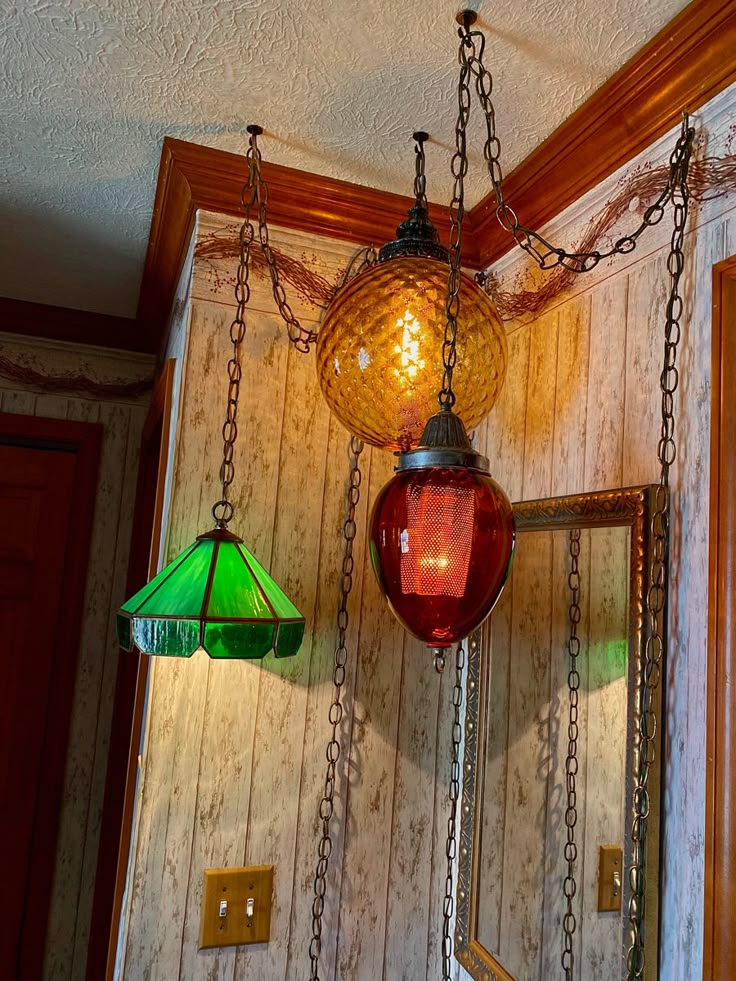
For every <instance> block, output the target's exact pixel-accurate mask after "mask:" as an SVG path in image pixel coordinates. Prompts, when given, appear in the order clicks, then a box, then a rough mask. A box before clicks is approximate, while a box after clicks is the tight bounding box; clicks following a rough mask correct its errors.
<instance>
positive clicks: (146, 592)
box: [120, 542, 199, 613]
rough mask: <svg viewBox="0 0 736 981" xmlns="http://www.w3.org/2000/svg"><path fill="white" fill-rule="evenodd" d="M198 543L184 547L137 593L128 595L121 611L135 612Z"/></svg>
mask: <svg viewBox="0 0 736 981" xmlns="http://www.w3.org/2000/svg"><path fill="white" fill-rule="evenodd" d="M197 545H199V542H194V543H193V544H192V545H190V546H189V548H185V549H184V551H183V552H180V553H179V554H178V555H177V557H176V558H175V559H172V560H171V562H169V564H168V565H167V566H165V567H164V568H163V569H162V570H161V572H159V573H157V574H156V575H155V576H154V577H153V579H151V581H150V582H148V583H146V585H145V586H144V587H143V588H142V589H139V590H138V592H137V593H135V594H134V595H133V596H131V597H130V599H129V600H127V601H126V602H125V603H123V605H122V606H121V607H120V609H121V611H122V612H123V613H135V611H136V610H137V609H138V607H139V606H140V605H141V604H142V603H145V601H146V600H147V599H148V597H149V596H150V595H151V593H153V592H154V590H156V589H158V587H159V586H160V585H161V583H162V582H163V581H164V580H165V579H167V578H168V577H169V576H170V575H172V573H173V572H174V571H175V570H176V569H177V567H178V566H180V565H181V564H182V562H183V561H184V560H185V559H186V557H187V556H188V555H189V554H190V553H191V552H193V551H194V549H195V548H196V547H197Z"/></svg>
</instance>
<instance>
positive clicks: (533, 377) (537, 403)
mask: <svg viewBox="0 0 736 981" xmlns="http://www.w3.org/2000/svg"><path fill="white" fill-rule="evenodd" d="M558 319H559V316H558V312H557V311H556V310H553V311H552V312H551V313H549V314H546V315H545V316H543V317H540V318H539V320H536V321H535V322H534V323H533V324H532V326H531V339H530V347H529V380H528V385H527V411H526V425H525V430H524V478H523V484H522V495H523V499H524V500H525V501H530V500H533V499H534V498H539V497H549V493H550V488H551V486H552V470H553V462H552V440H553V433H554V414H555V378H556V376H557V333H558V331H557V328H558Z"/></svg>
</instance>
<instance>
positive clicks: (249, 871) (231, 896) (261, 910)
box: [199, 865, 273, 949]
mask: <svg viewBox="0 0 736 981" xmlns="http://www.w3.org/2000/svg"><path fill="white" fill-rule="evenodd" d="M272 893H273V865H257V866H254V867H253V868H243V869H207V870H206V871H205V873H204V888H203V900H202V921H201V924H200V931H199V946H200V949H203V948H207V947H230V946H233V945H236V944H262V943H268V941H269V940H270V939H271V901H272Z"/></svg>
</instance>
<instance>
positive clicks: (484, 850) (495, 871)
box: [478, 567, 515, 955]
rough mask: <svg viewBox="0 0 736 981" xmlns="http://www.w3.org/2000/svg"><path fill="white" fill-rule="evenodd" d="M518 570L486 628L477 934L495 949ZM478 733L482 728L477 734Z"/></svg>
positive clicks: (498, 931) (498, 929) (498, 939)
mask: <svg viewBox="0 0 736 981" xmlns="http://www.w3.org/2000/svg"><path fill="white" fill-rule="evenodd" d="M513 582H514V570H513V567H512V571H511V576H510V578H509V580H508V582H507V583H506V587H505V589H504V591H503V593H502V594H501V598H500V599H499V601H498V603H497V604H496V606H495V607H494V610H493V613H492V614H491V619H490V621H489V625H488V627H487V628H486V629H485V630H484V631H483V635H482V636H483V646H484V648H485V651H484V656H485V657H486V658H487V660H486V661H485V663H486V664H487V665H488V668H489V670H490V677H489V682H488V685H489V687H488V705H487V711H488V727H487V736H486V749H485V753H486V757H485V759H486V764H485V771H484V774H483V786H484V795H483V798H482V801H483V803H482V811H481V815H480V816H481V820H482V825H481V827H482V832H481V834H482V838H481V852H480V872H479V883H478V939H479V940H480V942H481V943H482V944H483V946H484V947H486V948H487V949H488V950H490V951H491V953H493V954H496V955H498V954H499V953H500V950H501V903H502V892H503V889H502V881H503V869H504V850H505V846H506V833H505V832H506V795H507V779H508V752H507V749H508V727H509V694H510V686H511V683H512V678H513V677H514V674H515V665H514V649H513V647H512V643H511V625H512V623H513V610H514V608H513V591H514V590H513ZM479 738H480V734H479Z"/></svg>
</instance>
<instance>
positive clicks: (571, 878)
mask: <svg viewBox="0 0 736 981" xmlns="http://www.w3.org/2000/svg"><path fill="white" fill-rule="evenodd" d="M569 548H570V572H569V573H568V577H567V584H568V587H569V589H570V605H569V608H568V614H567V615H568V621H569V624H570V633H569V636H568V640H567V653H568V656H569V665H570V666H569V670H568V674H567V686H568V691H569V694H570V704H569V714H568V723H567V758H566V760H565V783H566V790H567V807H566V809H565V828H566V831H567V841H566V842H565V861H566V862H567V874H566V875H565V879H564V882H563V884H562V892H563V895H564V897H565V913H564V916H563V919H562V933H563V951H562V969H563V971H564V972H565V981H572V979H573V971H574V970H575V954H574V952H573V937H574V935H575V930H576V928H577V917H576V916H575V909H574V899H575V895H576V893H577V891H578V886H577V880H576V878H575V872H576V863H577V860H578V845H577V841H576V838H575V829H576V826H577V823H578V798H577V775H578V737H579V735H580V731H579V727H578V701H579V692H580V672H579V671H578V656H579V654H580V638H579V637H578V625H579V624H580V617H581V613H580V567H579V562H580V529H579V528H573V529H571V531H570V545H569Z"/></svg>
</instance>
